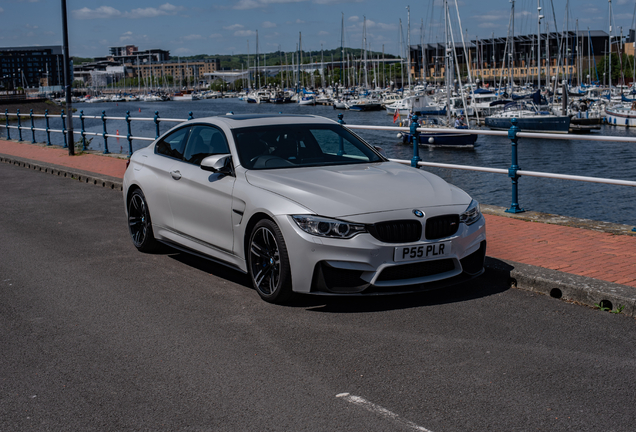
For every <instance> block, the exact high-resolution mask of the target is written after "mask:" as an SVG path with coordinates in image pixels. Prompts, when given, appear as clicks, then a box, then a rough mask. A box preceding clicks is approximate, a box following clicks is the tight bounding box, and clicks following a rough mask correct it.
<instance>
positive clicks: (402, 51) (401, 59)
mask: <svg viewBox="0 0 636 432" xmlns="http://www.w3.org/2000/svg"><path fill="white" fill-rule="evenodd" d="M403 56H404V34H402V18H400V78H401V81H400V86H401V87H402V96H404V65H403V63H404V57H403Z"/></svg>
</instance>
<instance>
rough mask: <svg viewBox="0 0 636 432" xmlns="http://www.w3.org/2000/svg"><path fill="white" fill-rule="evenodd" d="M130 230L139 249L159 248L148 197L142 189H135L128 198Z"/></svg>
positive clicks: (151, 249) (154, 249)
mask: <svg viewBox="0 0 636 432" xmlns="http://www.w3.org/2000/svg"><path fill="white" fill-rule="evenodd" d="M128 231H129V232H130V238H131V239H132V242H133V244H134V245H135V247H136V248H137V249H138V250H139V251H141V252H154V251H156V250H157V249H159V242H157V240H156V239H155V236H154V233H153V232H152V222H151V220H150V212H149V211H148V204H147V203H146V197H145V195H144V193H143V192H142V191H141V189H135V191H134V192H133V193H132V194H131V195H130V199H129V200H128Z"/></svg>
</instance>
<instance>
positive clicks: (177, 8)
mask: <svg viewBox="0 0 636 432" xmlns="http://www.w3.org/2000/svg"><path fill="white" fill-rule="evenodd" d="M159 9H161V10H162V11H166V12H168V13H177V12H179V11H182V10H184V9H185V8H184V7H183V6H175V5H172V4H170V3H166V4H162V5H161V6H159Z"/></svg>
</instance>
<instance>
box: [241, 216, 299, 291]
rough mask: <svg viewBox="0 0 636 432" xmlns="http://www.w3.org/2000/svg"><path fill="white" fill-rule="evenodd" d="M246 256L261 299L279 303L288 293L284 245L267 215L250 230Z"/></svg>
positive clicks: (280, 234) (287, 266)
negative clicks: (266, 217)
mask: <svg viewBox="0 0 636 432" xmlns="http://www.w3.org/2000/svg"><path fill="white" fill-rule="evenodd" d="M247 256H248V269H249V273H250V277H251V279H252V285H254V288H255V289H256V292H257V293H258V295H259V296H261V298H262V299H263V300H265V301H266V302H269V303H283V302H285V301H286V300H288V299H289V298H290V297H291V296H292V284H291V269H290V266H289V257H288V255H287V246H286V245H285V240H284V239H283V233H282V232H281V231H280V228H278V225H276V224H275V223H274V222H272V221H271V220H269V219H263V220H261V221H260V222H258V223H257V224H256V226H254V229H253V230H252V233H251V234H250V240H249V243H248V251H247Z"/></svg>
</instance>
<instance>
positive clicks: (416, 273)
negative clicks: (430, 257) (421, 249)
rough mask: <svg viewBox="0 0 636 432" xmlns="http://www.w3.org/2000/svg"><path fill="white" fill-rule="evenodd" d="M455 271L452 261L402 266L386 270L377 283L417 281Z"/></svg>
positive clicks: (443, 260) (444, 260)
mask: <svg viewBox="0 0 636 432" xmlns="http://www.w3.org/2000/svg"><path fill="white" fill-rule="evenodd" d="M453 269H455V264H454V262H453V260H452V259H442V260H435V261H424V262H418V263H412V264H402V265H396V266H393V267H387V268H385V269H384V270H383V271H382V273H380V276H378V279H377V281H378V282H380V281H395V280H407V279H416V278H421V277H425V276H432V275H436V274H440V273H446V272H448V271H451V270H453Z"/></svg>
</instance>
